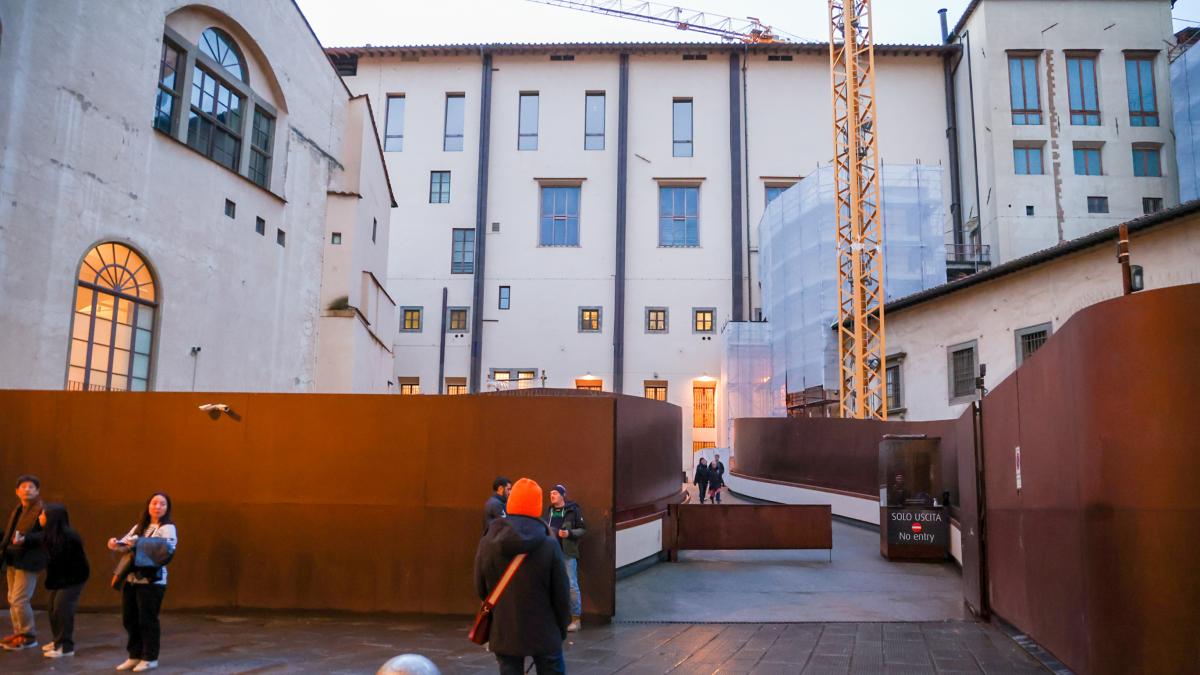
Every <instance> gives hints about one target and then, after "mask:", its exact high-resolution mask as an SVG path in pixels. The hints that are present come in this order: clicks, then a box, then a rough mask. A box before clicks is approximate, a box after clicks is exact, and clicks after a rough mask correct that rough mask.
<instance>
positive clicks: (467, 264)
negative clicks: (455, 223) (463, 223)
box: [450, 227, 475, 274]
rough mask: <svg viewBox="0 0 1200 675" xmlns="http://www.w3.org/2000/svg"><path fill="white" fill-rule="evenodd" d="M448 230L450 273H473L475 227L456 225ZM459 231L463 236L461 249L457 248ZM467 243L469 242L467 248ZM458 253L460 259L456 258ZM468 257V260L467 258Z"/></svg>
mask: <svg viewBox="0 0 1200 675" xmlns="http://www.w3.org/2000/svg"><path fill="white" fill-rule="evenodd" d="M450 232H451V234H450V273H451V274H475V228H473V227H456V228H454V229H452V230H451V231H450ZM459 233H462V237H463V240H462V250H461V251H460V250H459V241H458V237H459ZM468 244H470V246H469V250H468V246H467V245H468ZM460 253H461V254H462V260H456V258H457V257H458V256H459V254H460ZM468 257H470V260H468V259H467V258H468Z"/></svg>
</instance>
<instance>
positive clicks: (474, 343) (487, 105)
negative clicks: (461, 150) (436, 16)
mask: <svg viewBox="0 0 1200 675" xmlns="http://www.w3.org/2000/svg"><path fill="white" fill-rule="evenodd" d="M479 55H480V57H481V61H483V81H482V83H481V86H480V93H479V180H478V183H477V184H476V190H475V265H474V270H473V271H474V282H475V287H474V292H473V293H472V295H471V380H470V387H469V391H470V392H471V393H472V394H477V393H479V391H480V389H479V385H480V377H479V376H480V370H481V368H482V365H483V286H484V284H483V282H484V261H485V254H486V251H487V199H488V145H489V143H490V142H491V121H492V55H491V54H489V53H488V52H487V51H486V50H485V49H484V48H483V47H480V48H479ZM442 330H445V327H444V326H443V328H442ZM438 386H441V383H438Z"/></svg>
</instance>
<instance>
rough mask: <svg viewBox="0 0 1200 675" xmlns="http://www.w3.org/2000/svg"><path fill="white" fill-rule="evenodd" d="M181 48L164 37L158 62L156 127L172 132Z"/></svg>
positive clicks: (176, 102)
mask: <svg viewBox="0 0 1200 675" xmlns="http://www.w3.org/2000/svg"><path fill="white" fill-rule="evenodd" d="M179 58H180V54H179V50H178V49H176V48H175V45H173V44H171V43H170V42H167V40H166V39H165V38H164V39H163V45H162V58H161V59H160V61H159V64H158V98H157V100H156V101H155V102H154V128H155V129H158V130H159V131H165V132H167V133H168V134H169V133H171V125H172V124H173V123H174V121H175V108H176V107H177V106H178V103H179Z"/></svg>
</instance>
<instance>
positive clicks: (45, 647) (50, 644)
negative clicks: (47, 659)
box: [42, 642, 54, 652]
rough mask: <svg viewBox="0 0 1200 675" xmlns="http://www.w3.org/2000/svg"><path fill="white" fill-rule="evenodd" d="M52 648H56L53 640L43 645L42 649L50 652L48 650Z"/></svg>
mask: <svg viewBox="0 0 1200 675" xmlns="http://www.w3.org/2000/svg"><path fill="white" fill-rule="evenodd" d="M51 649H54V643H53V642H47V643H46V644H44V645H42V651H44V652H48V651H50V650H51Z"/></svg>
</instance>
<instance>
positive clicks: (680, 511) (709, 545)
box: [663, 504, 833, 551]
mask: <svg viewBox="0 0 1200 675" xmlns="http://www.w3.org/2000/svg"><path fill="white" fill-rule="evenodd" d="M671 520H672V521H673V522H672V531H671V532H670V533H669V536H667V535H664V537H663V538H664V539H670V541H669V542H667V546H668V547H671V548H673V549H674V550H675V551H679V550H736V549H780V548H782V549H811V548H816V549H827V548H833V515H832V510H831V508H830V507H829V506H828V505H825V504H822V505H812V504H807V505H796V504H729V505H726V506H717V507H713V506H706V505H701V504H677V505H672V506H671Z"/></svg>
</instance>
